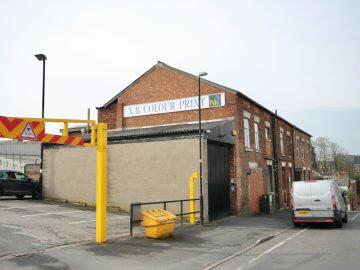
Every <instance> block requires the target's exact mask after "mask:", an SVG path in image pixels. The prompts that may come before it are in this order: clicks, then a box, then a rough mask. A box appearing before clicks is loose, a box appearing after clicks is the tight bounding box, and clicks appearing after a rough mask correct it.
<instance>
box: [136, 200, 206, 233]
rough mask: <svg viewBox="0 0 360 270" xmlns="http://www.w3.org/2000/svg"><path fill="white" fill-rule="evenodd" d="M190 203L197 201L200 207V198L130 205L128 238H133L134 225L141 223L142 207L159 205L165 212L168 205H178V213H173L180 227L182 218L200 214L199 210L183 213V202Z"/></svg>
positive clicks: (182, 221)
mask: <svg viewBox="0 0 360 270" xmlns="http://www.w3.org/2000/svg"><path fill="white" fill-rule="evenodd" d="M190 201H194V202H196V201H199V202H200V205H202V203H201V201H200V198H197V199H185V200H173V201H158V202H145V203H141V202H136V203H132V204H130V236H131V237H132V236H133V227H134V225H140V223H141V221H142V215H141V207H142V206H143V205H161V207H162V209H164V210H166V209H167V206H168V205H169V204H175V203H179V204H180V213H174V215H176V216H179V217H180V223H181V226H182V225H183V223H184V219H183V217H184V216H187V215H190V214H197V213H200V210H198V211H195V212H185V213H184V202H190Z"/></svg>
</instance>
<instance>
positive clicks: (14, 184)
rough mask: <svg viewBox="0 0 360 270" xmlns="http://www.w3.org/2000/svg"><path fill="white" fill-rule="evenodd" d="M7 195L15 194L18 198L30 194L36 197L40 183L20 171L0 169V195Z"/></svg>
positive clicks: (37, 196) (38, 193)
mask: <svg viewBox="0 0 360 270" xmlns="http://www.w3.org/2000/svg"><path fill="white" fill-rule="evenodd" d="M8 195H15V196H16V197H17V198H19V199H21V198H24V196H25V195H31V196H32V197H33V198H34V199H38V198H39V195H40V184H39V183H38V182H35V181H33V180H32V179H30V178H29V177H27V176H26V175H25V174H23V173H21V172H16V171H10V170H0V196H8Z"/></svg>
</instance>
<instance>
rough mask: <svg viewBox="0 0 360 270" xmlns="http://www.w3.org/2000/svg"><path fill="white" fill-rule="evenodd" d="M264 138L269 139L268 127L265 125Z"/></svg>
mask: <svg viewBox="0 0 360 270" xmlns="http://www.w3.org/2000/svg"><path fill="white" fill-rule="evenodd" d="M265 139H266V140H268V141H270V129H269V128H268V127H265Z"/></svg>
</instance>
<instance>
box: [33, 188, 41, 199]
mask: <svg viewBox="0 0 360 270" xmlns="http://www.w3.org/2000/svg"><path fill="white" fill-rule="evenodd" d="M32 198H33V199H35V200H38V199H40V192H39V191H38V190H34V192H33V195H32Z"/></svg>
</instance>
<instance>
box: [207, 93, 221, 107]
mask: <svg viewBox="0 0 360 270" xmlns="http://www.w3.org/2000/svg"><path fill="white" fill-rule="evenodd" d="M209 106H210V107H219V106H221V94H215V95H209Z"/></svg>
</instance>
